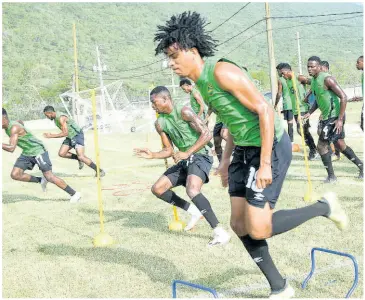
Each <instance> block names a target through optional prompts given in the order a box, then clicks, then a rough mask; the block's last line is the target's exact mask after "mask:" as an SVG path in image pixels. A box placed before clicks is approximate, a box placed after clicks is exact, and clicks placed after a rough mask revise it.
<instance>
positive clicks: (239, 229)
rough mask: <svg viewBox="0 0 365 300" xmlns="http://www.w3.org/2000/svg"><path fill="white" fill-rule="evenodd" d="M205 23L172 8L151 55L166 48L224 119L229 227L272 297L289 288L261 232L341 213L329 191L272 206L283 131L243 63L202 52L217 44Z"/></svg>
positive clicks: (284, 152) (342, 220)
mask: <svg viewBox="0 0 365 300" xmlns="http://www.w3.org/2000/svg"><path fill="white" fill-rule="evenodd" d="M206 24H207V23H206V20H204V19H203V18H201V16H200V14H198V13H196V12H193V13H192V12H184V13H182V14H180V15H176V16H172V17H171V18H170V19H169V20H168V21H167V22H166V24H165V25H163V26H158V30H157V33H156V34H155V39H154V40H155V41H156V42H158V44H157V47H156V55H157V54H160V53H165V54H166V55H167V56H168V58H169V66H170V67H171V68H172V69H173V71H174V72H175V73H176V74H177V75H179V76H181V77H188V78H190V79H191V80H192V81H194V82H195V84H196V86H197V87H198V89H199V91H200V93H201V95H202V97H203V99H204V101H205V102H206V103H207V105H208V107H209V108H212V109H213V110H214V112H215V113H216V114H217V115H218V116H219V117H220V118H221V120H222V121H223V123H224V124H225V125H226V126H227V128H228V130H229V133H230V134H229V137H228V140H227V145H226V147H225V150H224V153H223V156H222V161H221V163H220V166H219V173H220V175H221V179H222V183H223V184H224V185H227V183H228V184H229V194H230V199H231V207H232V208H231V227H232V229H233V230H234V232H235V233H236V234H237V236H238V237H239V238H240V240H241V241H242V243H243V245H244V247H245V248H246V250H247V251H248V253H249V254H250V256H251V257H252V259H253V260H254V261H255V263H256V264H257V266H258V267H259V268H260V270H261V271H262V273H263V274H264V275H265V277H266V278H267V280H268V282H269V284H270V287H271V298H284V297H285V298H288V297H292V296H294V290H293V288H292V287H291V286H290V285H289V283H288V280H286V279H284V278H283V277H282V275H281V274H280V273H279V271H278V270H277V268H276V266H275V264H274V262H273V261H272V259H271V256H270V254H269V249H268V245H267V242H266V239H267V238H270V237H272V236H275V235H278V234H281V233H284V232H287V231H289V230H291V229H293V228H295V227H297V226H299V225H300V224H302V223H304V222H306V221H308V220H310V219H312V218H314V217H317V216H324V217H328V218H329V219H331V220H332V221H333V222H334V223H335V224H336V225H337V227H338V228H339V229H343V228H345V227H346V226H347V223H348V221H347V217H346V214H345V212H344V211H343V210H342V209H341V207H340V205H339V203H338V201H337V200H336V196H335V195H334V194H333V193H329V194H327V195H325V196H324V197H323V198H322V199H320V200H319V201H317V202H316V203H315V204H312V205H310V206H307V207H303V208H298V209H292V210H281V211H277V212H275V213H273V210H274V207H275V204H276V202H277V199H278V197H279V195H280V191H281V187H282V185H283V182H284V179H285V176H286V173H287V170H288V168H289V165H290V162H291V158H292V151H291V142H290V139H289V136H288V134H287V133H286V132H284V130H283V127H282V125H281V120H280V118H279V116H278V115H277V114H276V113H275V111H274V109H273V107H272V106H271V105H270V104H269V103H268V101H266V100H265V98H264V97H263V96H262V95H261V94H260V92H259V90H258V89H257V87H256V86H255V85H254V83H253V82H252V81H251V80H250V79H249V76H248V75H247V73H246V71H245V70H244V69H241V68H240V67H239V66H238V65H237V64H235V63H233V62H231V61H229V60H227V59H209V58H208V59H206V60H203V58H206V57H211V56H213V55H214V53H215V50H216V46H217V41H216V40H214V39H213V38H212V36H211V33H210V32H209V31H207V30H206V29H205V26H206ZM233 143H234V144H235V145H236V147H235V151H234V157H233V161H232V162H231V163H230V156H231V153H232V150H233ZM228 167H229V168H228ZM228 173H229V176H228ZM228 178H229V179H228Z"/></svg>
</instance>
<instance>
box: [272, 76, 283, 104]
mask: <svg viewBox="0 0 365 300" xmlns="http://www.w3.org/2000/svg"><path fill="white" fill-rule="evenodd" d="M282 93H283V85H282V84H281V81H280V80H278V92H277V94H276V100H275V105H274V108H275V109H276V107H277V106H278V103H279V101H280V97H281V94H282Z"/></svg>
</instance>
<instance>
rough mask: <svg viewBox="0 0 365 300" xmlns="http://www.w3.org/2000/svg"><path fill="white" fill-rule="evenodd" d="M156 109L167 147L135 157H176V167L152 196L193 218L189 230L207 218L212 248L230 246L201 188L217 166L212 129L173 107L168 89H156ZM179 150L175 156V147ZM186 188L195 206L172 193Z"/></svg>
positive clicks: (181, 108) (185, 109) (139, 151)
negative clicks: (212, 149)
mask: <svg viewBox="0 0 365 300" xmlns="http://www.w3.org/2000/svg"><path fill="white" fill-rule="evenodd" d="M150 99H151V102H152V108H153V109H154V110H155V111H156V112H157V113H158V114H159V117H158V119H157V121H156V123H155V127H156V131H157V132H158V133H159V135H160V136H161V139H162V143H163V149H162V150H161V151H159V152H151V151H150V150H149V149H135V154H136V155H137V156H139V157H142V158H148V159H153V158H160V159H161V158H168V157H171V156H172V157H173V158H174V161H175V163H176V165H174V166H172V167H170V168H169V169H168V170H167V171H166V172H165V173H164V174H163V175H162V176H161V177H160V178H159V179H158V180H157V182H156V183H155V184H154V185H153V187H152V193H153V194H154V195H155V196H156V197H158V198H160V199H162V200H164V201H166V202H167V203H169V204H172V205H175V206H177V207H180V208H182V209H183V210H185V211H187V212H189V213H190V214H191V215H192V217H191V220H190V222H189V223H188V225H187V226H186V227H185V230H186V231H187V230H190V229H192V228H193V227H194V226H195V224H196V223H197V222H198V220H199V219H200V218H201V216H202V215H203V216H204V217H205V219H206V220H207V222H208V223H209V225H210V226H211V227H212V229H213V239H212V240H211V241H210V242H209V244H208V245H209V246H214V245H218V244H226V243H228V242H229V240H230V238H231V237H230V235H229V234H228V233H227V232H226V231H225V230H224V229H223V228H222V227H221V226H219V221H218V219H217V217H216V216H215V214H214V212H213V209H212V207H211V205H210V203H209V201H208V199H207V198H206V197H205V196H204V195H203V194H202V192H201V188H202V186H203V184H204V183H208V182H209V171H210V169H211V167H212V164H213V158H212V156H211V155H210V153H211V150H210V148H209V147H208V146H207V143H208V142H209V140H210V139H211V138H212V135H211V133H210V132H209V129H208V127H207V126H206V125H205V124H204V123H203V121H202V120H201V119H200V118H199V117H198V116H197V115H196V114H195V113H194V111H193V110H192V109H191V108H189V107H187V106H182V105H179V104H173V102H172V99H171V95H170V92H169V90H168V89H167V88H166V87H164V86H158V87H155V88H154V89H153V90H152V91H151V93H150ZM170 139H171V140H170ZM171 142H172V143H173V144H174V145H175V146H176V147H177V148H178V149H179V151H178V152H175V153H174V149H173V145H172V144H171ZM180 185H183V186H185V187H186V193H187V195H188V196H189V198H190V199H191V201H192V202H193V203H194V204H195V205H196V206H195V205H191V204H189V203H188V202H187V201H185V200H184V199H182V198H180V197H179V196H178V195H176V194H175V193H174V192H173V191H172V190H171V189H172V188H173V187H176V186H180Z"/></svg>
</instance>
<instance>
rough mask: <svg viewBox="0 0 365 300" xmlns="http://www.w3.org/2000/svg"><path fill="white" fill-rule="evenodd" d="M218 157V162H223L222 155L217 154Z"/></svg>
mask: <svg viewBox="0 0 365 300" xmlns="http://www.w3.org/2000/svg"><path fill="white" fill-rule="evenodd" d="M217 157H218V161H219V162H221V160H222V153H221V154H218V153H217Z"/></svg>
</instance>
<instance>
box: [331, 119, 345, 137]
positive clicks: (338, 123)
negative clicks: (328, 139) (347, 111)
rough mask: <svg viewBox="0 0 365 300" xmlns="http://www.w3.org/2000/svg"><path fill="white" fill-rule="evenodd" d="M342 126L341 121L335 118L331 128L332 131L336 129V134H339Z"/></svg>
mask: <svg viewBox="0 0 365 300" xmlns="http://www.w3.org/2000/svg"><path fill="white" fill-rule="evenodd" d="M342 128H343V121H342V120H340V119H337V120H336V121H335V128H334V129H333V131H336V133H337V134H340V133H341V132H342Z"/></svg>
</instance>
